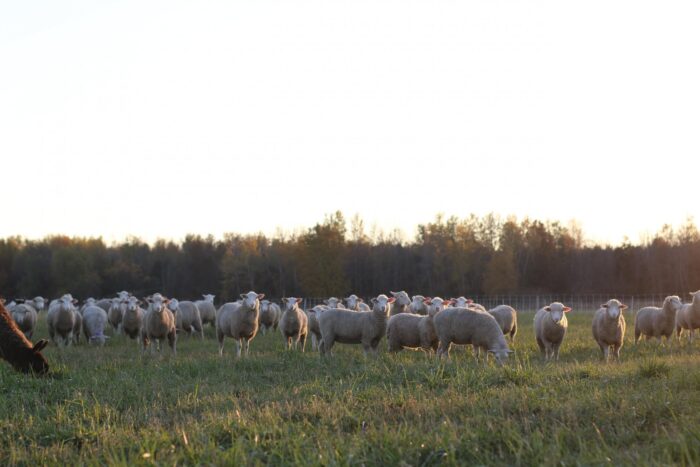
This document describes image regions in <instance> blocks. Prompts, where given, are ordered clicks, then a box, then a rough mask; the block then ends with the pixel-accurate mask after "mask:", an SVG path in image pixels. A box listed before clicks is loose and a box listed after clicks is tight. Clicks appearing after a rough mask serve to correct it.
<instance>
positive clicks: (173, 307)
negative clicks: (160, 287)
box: [168, 298, 180, 313]
mask: <svg viewBox="0 0 700 467" xmlns="http://www.w3.org/2000/svg"><path fill="white" fill-rule="evenodd" d="M179 309H180V302H179V301H178V300H177V298H171V299H170V301H169V302H168V310H170V311H172V312H173V313H177V311H178V310H179Z"/></svg>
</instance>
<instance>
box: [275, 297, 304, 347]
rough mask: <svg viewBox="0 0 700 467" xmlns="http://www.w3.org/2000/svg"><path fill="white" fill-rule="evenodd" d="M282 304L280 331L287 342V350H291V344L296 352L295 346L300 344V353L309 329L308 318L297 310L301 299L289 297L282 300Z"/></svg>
mask: <svg viewBox="0 0 700 467" xmlns="http://www.w3.org/2000/svg"><path fill="white" fill-rule="evenodd" d="M282 302H283V303H284V313H282V318H281V319H280V331H282V335H283V336H284V339H285V340H286V341H287V350H292V344H293V345H294V350H296V348H297V344H299V343H301V351H302V352H303V351H304V346H305V345H306V335H307V334H308V332H309V330H308V329H309V328H308V317H307V316H306V313H304V312H303V311H302V310H301V309H300V308H299V304H300V303H301V302H302V299H301V298H294V297H289V298H283V299H282Z"/></svg>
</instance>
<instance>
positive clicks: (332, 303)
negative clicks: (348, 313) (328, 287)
mask: <svg viewBox="0 0 700 467" xmlns="http://www.w3.org/2000/svg"><path fill="white" fill-rule="evenodd" d="M323 303H324V304H326V305H327V306H328V308H340V309H342V310H344V309H345V305H343V301H342V300H341V299H339V298H335V297H331V298H329V299H328V300H324V301H323Z"/></svg>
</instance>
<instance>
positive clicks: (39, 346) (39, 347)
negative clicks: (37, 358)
mask: <svg viewBox="0 0 700 467" xmlns="http://www.w3.org/2000/svg"><path fill="white" fill-rule="evenodd" d="M47 345H49V341H47V340H46V339H42V340H40V341H39V342H37V343H36V344H34V347H32V351H33V352H41V351H42V350H43V349H44V347H46V346H47Z"/></svg>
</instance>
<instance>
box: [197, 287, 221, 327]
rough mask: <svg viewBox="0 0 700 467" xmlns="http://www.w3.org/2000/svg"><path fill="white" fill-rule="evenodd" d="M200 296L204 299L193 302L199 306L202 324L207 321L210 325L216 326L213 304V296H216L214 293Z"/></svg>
mask: <svg viewBox="0 0 700 467" xmlns="http://www.w3.org/2000/svg"><path fill="white" fill-rule="evenodd" d="M202 297H204V300H197V301H196V302H194V304H195V305H197V308H199V315H200V317H201V318H202V326H204V325H206V324H207V323H209V324H211V327H213V328H216V307H215V306H214V297H216V295H212V294H204V295H202Z"/></svg>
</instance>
